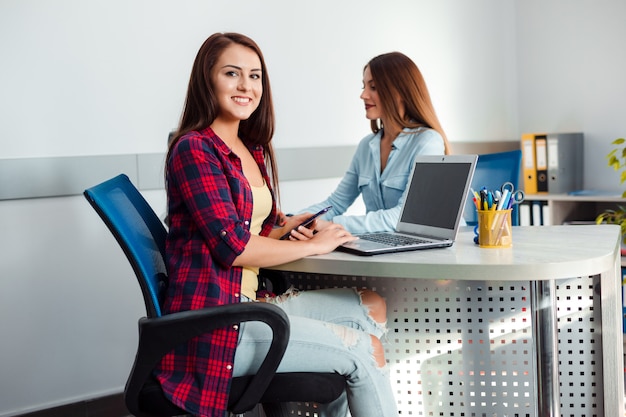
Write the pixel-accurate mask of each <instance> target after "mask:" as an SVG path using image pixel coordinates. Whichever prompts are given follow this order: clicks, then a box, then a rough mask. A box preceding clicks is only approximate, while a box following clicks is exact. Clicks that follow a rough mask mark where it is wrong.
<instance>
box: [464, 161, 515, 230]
mask: <svg viewBox="0 0 626 417" xmlns="http://www.w3.org/2000/svg"><path fill="white" fill-rule="evenodd" d="M521 164H522V151H521V150H519V149H516V150H513V151H507V152H497V153H488V154H482V155H478V161H477V162H476V169H475V170H474V177H473V178H472V184H471V187H472V188H473V189H474V190H475V191H480V189H481V188H482V187H487V189H488V190H497V189H499V188H500V186H501V185H502V184H504V183H505V182H510V183H512V184H513V186H514V187H515V189H516V190H517V189H519V182H520V181H519V180H520V168H521ZM517 206H518V205H517V204H514V205H513V211H512V212H511V224H512V225H513V226H517V225H519V213H518V207H517ZM463 218H464V219H465V223H467V225H469V226H476V225H477V224H478V214H477V213H476V206H475V205H474V203H473V202H472V199H471V196H470V197H468V199H467V202H466V203H465V208H464V212H463Z"/></svg>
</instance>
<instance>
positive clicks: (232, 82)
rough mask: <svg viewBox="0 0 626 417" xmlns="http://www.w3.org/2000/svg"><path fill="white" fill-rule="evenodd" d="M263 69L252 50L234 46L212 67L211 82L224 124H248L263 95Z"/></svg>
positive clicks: (228, 48) (225, 50)
mask: <svg viewBox="0 0 626 417" xmlns="http://www.w3.org/2000/svg"><path fill="white" fill-rule="evenodd" d="M261 75H262V68H261V60H260V59H259V56H258V55H257V54H256V52H254V51H253V50H252V49H250V48H247V47H245V46H243V45H239V44H233V45H230V46H229V47H227V48H226V49H224V52H222V55H221V56H220V57H219V59H218V60H217V62H216V63H215V66H214V67H213V74H212V82H213V88H214V90H215V96H216V97H217V103H218V106H219V114H218V116H217V117H218V118H221V119H224V121H241V120H247V119H248V118H249V117H250V115H252V113H253V112H254V111H255V110H256V109H257V107H258V106H259V102H260V101H261V96H262V95H263V84H262V78H261Z"/></svg>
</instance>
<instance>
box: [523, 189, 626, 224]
mask: <svg viewBox="0 0 626 417" xmlns="http://www.w3.org/2000/svg"><path fill="white" fill-rule="evenodd" d="M524 201H525V202H533V201H539V202H542V203H545V204H547V207H548V215H549V223H548V224H553V225H558V224H563V223H572V222H579V221H581V222H587V221H594V220H595V219H596V217H597V216H598V214H600V213H602V212H603V211H604V210H606V209H611V208H613V209H614V208H617V206H619V205H621V206H626V198H622V197H621V196H619V195H608V194H607V195H584V196H580V195H569V194H549V193H545V194H526V196H525V199H524Z"/></svg>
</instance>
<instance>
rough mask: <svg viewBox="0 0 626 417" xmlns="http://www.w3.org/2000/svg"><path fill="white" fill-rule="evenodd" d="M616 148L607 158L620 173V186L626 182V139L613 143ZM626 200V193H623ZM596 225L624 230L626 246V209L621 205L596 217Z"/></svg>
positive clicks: (619, 139) (609, 163)
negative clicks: (603, 224) (605, 224)
mask: <svg viewBox="0 0 626 417" xmlns="http://www.w3.org/2000/svg"><path fill="white" fill-rule="evenodd" d="M611 145H614V146H615V148H613V149H612V150H611V152H609V153H608V154H607V156H606V158H607V163H608V165H609V166H610V167H612V168H613V169H614V170H615V171H620V184H623V183H624V182H626V139H624V138H618V139H615V140H614V141H613V142H611ZM622 198H626V191H624V192H623V193H622ZM596 223H597V224H601V223H608V224H617V225H619V226H620V227H621V228H622V242H623V243H624V244H626V208H624V207H623V206H621V205H618V206H617V209H608V210H605V211H604V212H603V213H601V214H600V215H598V217H596Z"/></svg>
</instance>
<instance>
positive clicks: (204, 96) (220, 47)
mask: <svg viewBox="0 0 626 417" xmlns="http://www.w3.org/2000/svg"><path fill="white" fill-rule="evenodd" d="M232 44H239V45H242V46H245V47H247V48H250V49H252V50H253V51H254V52H255V53H256V54H257V55H258V57H259V59H260V61H261V83H262V86H263V94H262V95H261V101H260V102H259V107H257V109H256V110H255V111H254V112H253V113H252V115H250V117H249V118H248V119H247V120H242V121H241V122H240V123H239V132H238V133H239V137H240V138H241V140H242V141H243V142H244V143H245V144H246V145H247V146H251V145H262V146H263V149H264V154H265V161H266V164H267V165H269V166H268V168H269V169H268V170H269V174H270V176H271V180H272V187H273V188H274V192H275V195H276V196H278V195H279V194H278V171H277V168H276V157H275V153H274V149H273V147H272V142H271V141H272V137H273V136H274V124H275V120H274V104H273V102H272V91H271V88H270V80H269V77H268V75H267V67H266V65H265V60H264V58H263V54H262V52H261V48H259V46H258V45H257V44H256V42H254V41H253V40H252V39H250V38H249V37H247V36H245V35H242V34H239V33H215V34H213V35H211V36H209V37H208V38H207V40H205V41H204V43H203V44H202V46H201V47H200V50H199V51H198V54H197V55H196V59H195V61H194V63H193V68H192V70H191V76H190V77H189V87H188V88H187V97H186V98H185V106H184V109H183V114H182V116H181V118H180V123H179V125H178V129H177V130H176V132H175V133H174V135H173V137H172V139H171V140H170V143H169V148H168V152H167V154H168V155H167V159H166V161H169V154H170V152H171V150H172V148H173V147H174V145H175V144H176V142H178V140H179V139H180V138H181V137H182V136H184V135H185V134H186V133H189V132H191V131H194V130H202V129H205V128H207V127H209V126H210V125H211V124H212V123H213V121H214V120H215V118H216V117H217V115H218V113H219V107H218V104H217V103H218V102H217V97H216V96H215V92H214V87H213V84H212V82H211V73H212V70H213V66H214V65H215V63H216V62H217V60H218V59H219V57H220V56H221V55H222V53H223V52H224V50H225V49H226V48H227V47H228V46H230V45H232ZM277 198H278V197H277Z"/></svg>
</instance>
